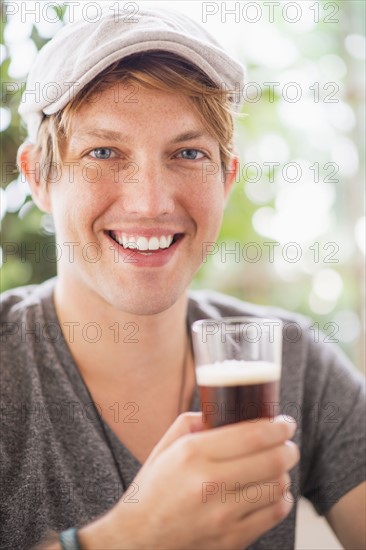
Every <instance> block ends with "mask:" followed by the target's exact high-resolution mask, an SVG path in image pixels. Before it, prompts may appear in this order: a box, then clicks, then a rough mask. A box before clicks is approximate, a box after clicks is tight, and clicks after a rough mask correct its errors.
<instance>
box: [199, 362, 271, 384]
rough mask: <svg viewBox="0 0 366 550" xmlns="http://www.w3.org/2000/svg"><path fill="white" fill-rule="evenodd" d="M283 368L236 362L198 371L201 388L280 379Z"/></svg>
mask: <svg viewBox="0 0 366 550" xmlns="http://www.w3.org/2000/svg"><path fill="white" fill-rule="evenodd" d="M280 375H281V368H280V366H279V365H276V364H275V363H270V362H269V361H236V360H234V359H230V360H227V361H223V362H216V363H211V364H209V365H200V366H199V367H197V369H196V377H197V384H198V385H199V386H246V385H251V384H264V383H265V382H275V381H276V380H279V379H280Z"/></svg>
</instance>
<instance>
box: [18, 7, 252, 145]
mask: <svg viewBox="0 0 366 550" xmlns="http://www.w3.org/2000/svg"><path fill="white" fill-rule="evenodd" d="M114 6H115V4H114ZM136 6H137V4H136ZM149 50H165V51H169V52H173V53H176V54H178V55H180V56H181V57H183V58H185V59H187V60H189V61H190V62H192V63H193V64H194V65H196V66H198V67H199V68H200V69H202V70H203V72H204V73H205V74H207V75H208V76H209V77H210V78H211V79H212V80H213V81H214V82H215V83H216V84H217V85H218V86H220V87H222V88H225V89H229V90H231V89H232V90H236V91H237V92H238V90H239V91H240V90H242V86H243V80H244V69H243V66H242V65H241V64H240V63H239V62H238V61H236V60H235V59H233V58H232V57H231V56H230V55H229V54H228V53H227V52H226V51H225V50H224V49H223V48H222V47H221V46H220V45H219V43H218V42H216V40H215V39H214V38H213V37H212V36H211V35H210V34H209V33H208V32H207V31H206V29H204V28H203V27H202V26H201V25H199V24H198V23H196V22H194V21H193V20H191V19H190V18H189V17H187V16H185V15H183V14H181V13H178V12H173V11H168V10H165V9H160V8H153V9H150V8H149V9H138V11H137V12H136V13H135V14H133V16H128V17H127V16H126V12H121V13H116V10H115V8H113V9H112V6H110V5H105V6H104V8H103V10H102V11H101V16H100V18H98V20H96V21H95V22H90V21H85V20H81V21H77V22H75V23H72V24H68V25H66V26H65V27H63V28H62V29H61V30H60V31H59V32H57V33H56V35H55V36H54V38H52V40H50V41H49V42H48V43H47V44H46V45H45V46H44V47H43V48H42V49H41V50H40V52H39V53H38V56H37V57H36V60H35V62H34V64H33V66H32V68H31V70H30V72H29V75H28V80H27V84H26V88H25V90H24V93H23V95H22V98H21V102H20V107H19V114H20V115H21V117H22V119H23V121H24V123H25V125H26V126H27V129H28V136H29V139H30V141H32V142H35V140H36V137H37V132H38V129H39V125H40V123H41V121H42V118H43V115H44V114H46V115H50V114H53V113H56V112H57V111H59V110H60V109H63V108H64V107H65V105H67V103H68V102H69V101H70V100H71V99H72V98H73V97H74V96H75V94H76V93H77V92H79V91H80V90H81V89H82V88H83V87H84V86H85V85H86V84H87V83H88V82H90V81H91V80H92V79H93V78H94V77H95V76H97V75H98V74H99V73H100V72H101V71H103V70H104V69H105V68H106V67H108V66H109V65H110V64H111V63H113V62H114V61H117V60H119V59H123V58H124V57H126V56H128V55H131V54H134V53H139V52H146V51H149ZM241 97H242V94H241V93H240V92H239V93H235V94H234V96H233V103H234V106H236V107H237V108H238V107H239V105H240V103H241V101H240V98H241Z"/></svg>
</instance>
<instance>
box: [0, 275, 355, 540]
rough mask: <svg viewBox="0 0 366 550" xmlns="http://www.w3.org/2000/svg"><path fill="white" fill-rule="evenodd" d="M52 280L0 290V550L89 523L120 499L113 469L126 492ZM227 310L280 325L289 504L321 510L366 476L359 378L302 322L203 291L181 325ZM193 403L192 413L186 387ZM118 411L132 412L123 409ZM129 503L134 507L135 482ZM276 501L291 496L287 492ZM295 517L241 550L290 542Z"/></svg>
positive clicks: (131, 471)
mask: <svg viewBox="0 0 366 550" xmlns="http://www.w3.org/2000/svg"><path fill="white" fill-rule="evenodd" d="M54 282H55V281H54V279H53V280H50V281H47V282H46V283H43V284H42V285H39V286H28V287H23V288H18V289H15V290H12V291H9V292H6V293H4V294H3V295H2V306H1V308H2V315H1V340H2V343H1V348H2V351H1V359H2V366H1V380H0V382H1V422H2V431H1V433H2V435H1V457H0V458H1V520H0V529H1V539H0V540H1V546H0V548H1V549H4V550H5V549H6V550H9V549H10V548H11V549H12V550H14V549H22V550H24V549H25V548H30V547H31V546H32V545H34V544H36V543H37V542H38V541H40V540H41V539H42V538H43V537H44V535H45V533H46V532H47V531H49V530H54V531H57V532H58V531H62V530H64V529H67V528H69V527H71V526H76V527H78V526H82V525H84V524H86V523H89V522H91V521H92V520H93V519H95V518H97V517H98V516H100V515H101V514H103V513H105V512H106V511H107V510H109V509H110V508H111V507H112V506H113V505H114V504H115V503H116V501H117V500H118V499H119V498H120V497H121V495H122V494H123V487H122V486H121V481H120V474H119V473H118V469H119V470H120V473H121V474H122V478H123V482H124V486H125V487H127V486H128V485H129V484H130V483H131V482H132V481H133V479H134V477H135V476H136V474H137V472H138V470H139V468H140V467H141V464H140V463H139V461H138V460H137V459H136V458H135V457H134V456H133V455H132V454H131V453H130V452H129V450H128V449H127V448H126V447H124V445H123V444H122V443H121V441H120V440H119V439H118V437H117V436H116V435H115V434H114V432H113V430H112V429H111V428H110V427H109V426H108V425H107V424H106V423H105V422H104V421H103V411H101V410H100V409H99V411H100V413H101V415H100V417H99V418H98V415H97V414H96V412H95V408H94V405H93V404H92V403H91V398H90V394H89V393H88V390H87V388H86V386H85V384H84V382H83V379H82V377H81V375H80V373H79V371H78V368H77V366H76V365H75V362H74V361H73V358H72V356H71V353H70V350H69V348H68V345H67V342H66V341H65V339H64V337H63V336H62V333H61V329H60V326H59V323H58V319H57V315H56V311H55V308H54V304H53V289H54ZM235 315H254V316H258V317H268V316H269V315H272V316H273V315H274V316H276V317H279V318H280V319H282V320H283V322H284V324H285V330H284V342H283V373H282V382H281V410H282V412H283V413H285V414H288V415H291V416H292V417H294V418H295V419H296V420H297V423H298V428H297V431H296V434H295V438H294V440H295V441H296V443H297V444H298V445H299V446H300V449H301V462H300V464H299V465H298V466H297V467H295V468H294V469H293V471H292V472H291V477H292V485H291V492H292V494H293V495H294V496H295V498H297V499H298V498H299V496H300V495H304V496H305V497H307V498H308V499H309V500H310V501H311V502H312V503H313V505H314V507H315V509H316V510H317V511H318V513H319V514H324V513H326V512H327V511H328V510H329V509H330V508H331V507H332V506H333V505H334V504H335V503H336V502H337V501H338V500H339V499H340V498H341V497H342V496H343V495H344V494H345V493H346V492H348V491H349V490H351V489H352V488H353V487H355V486H357V485H358V484H359V483H361V482H362V481H363V480H364V479H365V453H366V450H365V394H364V380H363V378H362V377H361V376H360V375H359V374H358V373H357V372H356V371H355V369H354V368H353V367H352V365H350V364H349V361H348V360H347V358H346V357H345V356H344V354H343V353H342V352H341V351H340V350H339V349H337V347H336V346H334V344H331V343H328V342H327V341H325V342H324V341H323V340H324V338H325V337H324V335H321V334H320V335H317V334H316V332H314V330H311V329H310V326H311V323H310V322H309V321H308V320H307V319H306V318H304V317H301V316H297V315H295V314H292V313H289V312H286V311H282V310H277V309H273V308H266V307H261V306H255V305H251V304H248V303H245V302H242V301H240V300H238V299H235V298H231V297H228V296H224V295H222V294H218V293H213V292H209V291H191V292H190V294H189V305H188V321H189V322H190V323H192V322H193V321H194V320H196V319H202V318H218V317H223V316H235ZM318 340H319V341H318ZM192 410H199V399H198V394H197V391H196V393H195V395H194V398H193V402H192ZM125 414H130V415H132V416H133V409H130V410H128V409H127V410H126V411H125ZM132 416H130V418H132ZM106 437H107V438H108V440H109V444H107V442H106ZM111 447H112V449H113V453H112V452H111ZM116 462H117V464H116ZM182 481H183V480H182ZM182 487H183V485H182ZM182 490H183V489H182ZM269 490H270V488H269ZM244 497H245V495H244V496H243V498H244ZM128 498H129V499H130V500H131V506H133V500H134V499H138V488H136V494H135V495H134V494H133V492H132V493H131V494H130V495H129V497H128ZM247 498H248V499H250V498H253V493H249V492H248V493H247ZM284 498H291V497H290V493H288V494H287V493H286V495H284ZM295 519H296V506H294V508H293V509H292V511H291V513H290V515H289V516H288V517H287V518H286V519H285V520H284V521H283V522H282V523H281V524H279V525H278V526H276V527H275V528H274V529H272V530H271V531H269V532H268V533H267V534H265V535H264V536H262V537H261V538H260V539H258V540H257V541H256V542H255V543H254V544H253V545H252V546H251V547H250V548H251V549H253V550H254V549H256V550H257V549H264V548H266V549H271V550H274V549H276V548H281V549H282V550H283V549H290V548H293V546H294V535H295Z"/></svg>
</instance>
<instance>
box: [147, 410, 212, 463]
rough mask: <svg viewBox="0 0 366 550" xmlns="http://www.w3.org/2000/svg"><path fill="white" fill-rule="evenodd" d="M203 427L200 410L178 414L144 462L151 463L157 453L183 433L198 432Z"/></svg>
mask: <svg viewBox="0 0 366 550" xmlns="http://www.w3.org/2000/svg"><path fill="white" fill-rule="evenodd" d="M203 429H204V424H203V421H202V413H201V412H196V413H194V412H186V413H183V414H180V415H179V416H178V417H177V418H176V419H175V421H174V422H173V424H172V425H171V426H170V428H168V430H167V431H166V432H165V434H164V435H163V437H162V438H161V439H160V441H159V443H157V445H155V447H154V448H153V450H152V451H151V454H150V455H149V457H148V459H147V460H146V462H145V464H151V462H153V461H154V460H155V458H156V457H157V456H158V455H160V454H161V453H162V452H163V451H164V450H165V449H167V448H168V447H170V445H171V444H172V443H174V441H176V440H177V439H179V438H180V437H182V436H183V435H187V434H190V433H193V432H200V431H201V430H203Z"/></svg>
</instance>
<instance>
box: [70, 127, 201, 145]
mask: <svg viewBox="0 0 366 550" xmlns="http://www.w3.org/2000/svg"><path fill="white" fill-rule="evenodd" d="M208 136H210V134H208V132H206V131H203V130H190V131H188V132H183V133H182V134H179V135H178V136H176V137H175V138H174V139H172V141H171V142H172V143H181V142H183V141H191V140H193V139H198V138H200V137H208ZM83 137H97V138H100V139H103V140H113V141H129V136H128V135H127V134H123V133H122V132H118V131H116V130H110V129H104V128H100V129H96V130H90V131H88V132H85V133H84V134H81V135H79V136H75V138H76V139H77V138H83ZM210 137H211V136H210Z"/></svg>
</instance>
